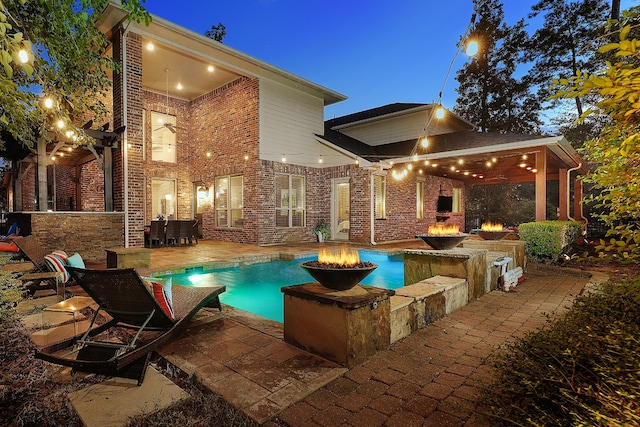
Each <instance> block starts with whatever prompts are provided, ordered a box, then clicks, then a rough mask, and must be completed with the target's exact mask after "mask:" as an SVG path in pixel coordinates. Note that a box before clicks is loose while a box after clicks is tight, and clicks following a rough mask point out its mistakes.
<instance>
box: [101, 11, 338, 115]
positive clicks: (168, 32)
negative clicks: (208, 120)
mask: <svg viewBox="0 0 640 427" xmlns="http://www.w3.org/2000/svg"><path fill="white" fill-rule="evenodd" d="M127 16H128V15H127V12H126V11H124V10H123V9H122V6H121V4H120V2H118V1H115V0H109V2H108V3H107V5H106V7H105V9H104V11H103V14H102V17H101V20H100V21H99V22H98V27H99V28H100V30H101V31H103V32H104V33H105V34H107V35H108V36H110V34H111V33H112V31H113V29H114V28H115V27H116V26H117V25H120V24H121V23H122V22H126V20H127ZM126 28H127V31H131V32H133V33H136V34H139V35H140V36H141V39H142V43H143V44H147V43H148V42H153V44H154V46H155V48H154V50H153V52H149V51H147V50H146V49H144V50H143V52H142V62H143V64H142V68H143V69H144V70H145V72H144V73H142V86H143V87H144V88H146V89H149V90H152V91H156V92H159V93H162V94H164V93H166V92H168V94H169V95H170V96H172V97H175V98H179V99H187V100H192V99H195V98H197V97H199V96H202V95H203V94H205V93H209V92H211V91H213V90H215V89H216V88H218V87H222V86H224V85H225V84H228V83H229V82H231V81H234V80H236V79H238V78H239V77H240V76H248V77H251V78H256V77H258V78H266V79H270V80H273V81H276V82H279V83H280V84H283V85H286V86H289V87H295V88H296V89H298V90H300V91H303V92H306V93H310V94H312V95H314V96H317V97H319V98H321V99H323V100H324V105H325V106H326V105H330V104H333V103H336V102H340V101H343V100H345V99H347V97H346V96H345V95H342V94H340V93H338V92H336V91H333V90H331V89H328V88H326V87H324V86H321V85H319V84H316V83H314V82H311V81H309V80H307V79H304V78H303V77H300V76H297V75H295V74H293V73H290V72H288V71H285V70H283V69H281V68H279V67H276V66H274V65H271V64H269V63H266V62H264V61H261V60H259V59H257V58H255V57H252V56H250V55H247V54H245V53H243V52H241V51H239V50H236V49H233V48H231V47H229V46H227V45H224V44H222V43H220V42H218V41H215V40H212V39H210V38H209V37H206V36H204V35H202V34H198V33H196V32H194V31H191V30H189V29H187V28H184V27H181V26H179V25H177V24H175V23H173V22H170V21H167V20H165V19H163V18H160V17H158V16H155V15H152V22H151V23H150V24H149V26H146V25H145V24H138V23H136V22H128V23H127V25H126ZM208 65H212V66H214V67H215V72H209V71H208V70H207V67H208ZM167 69H169V70H170V75H168V74H167V72H166V70H167ZM169 79H170V80H171V83H172V84H170V85H167V80H169ZM178 81H180V82H181V83H182V86H183V88H182V89H181V90H177V89H175V86H176V85H175V84H173V83H175V82H178ZM167 86H169V87H167Z"/></svg>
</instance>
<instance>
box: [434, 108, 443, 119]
mask: <svg viewBox="0 0 640 427" xmlns="http://www.w3.org/2000/svg"><path fill="white" fill-rule="evenodd" d="M443 117H444V108H443V107H438V109H437V110H436V119H441V118H443Z"/></svg>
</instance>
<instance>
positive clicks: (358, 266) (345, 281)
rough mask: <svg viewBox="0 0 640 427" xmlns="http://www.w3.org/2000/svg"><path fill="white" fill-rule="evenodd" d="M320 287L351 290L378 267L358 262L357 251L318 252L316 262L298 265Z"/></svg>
mask: <svg viewBox="0 0 640 427" xmlns="http://www.w3.org/2000/svg"><path fill="white" fill-rule="evenodd" d="M300 266H301V267H302V268H304V269H305V270H307V272H308V273H309V274H310V275H311V276H312V277H313V278H314V279H316V281H317V282H318V283H320V284H321V285H322V286H324V287H326V288H329V289H332V290H336V291H344V290H348V289H351V288H353V287H354V286H355V285H357V284H358V283H360V281H361V280H362V279H364V278H365V277H366V276H368V275H369V273H371V272H372V271H373V270H375V269H376V268H377V267H378V266H377V265H376V264H373V263H370V262H367V261H360V256H359V255H358V251H357V250H354V249H349V248H346V247H344V248H342V249H341V250H340V251H331V250H326V249H323V250H320V251H319V252H318V260H317V261H307V262H303V263H302V264H300Z"/></svg>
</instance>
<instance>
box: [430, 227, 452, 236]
mask: <svg viewBox="0 0 640 427" xmlns="http://www.w3.org/2000/svg"><path fill="white" fill-rule="evenodd" d="M427 233H428V234H431V235H433V236H450V235H452V234H460V228H459V227H458V225H456V224H451V225H444V224H435V225H430V226H429V229H428V230H427Z"/></svg>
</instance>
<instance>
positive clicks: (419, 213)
mask: <svg viewBox="0 0 640 427" xmlns="http://www.w3.org/2000/svg"><path fill="white" fill-rule="evenodd" d="M416 218H417V219H422V218H424V181H418V182H416Z"/></svg>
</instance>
